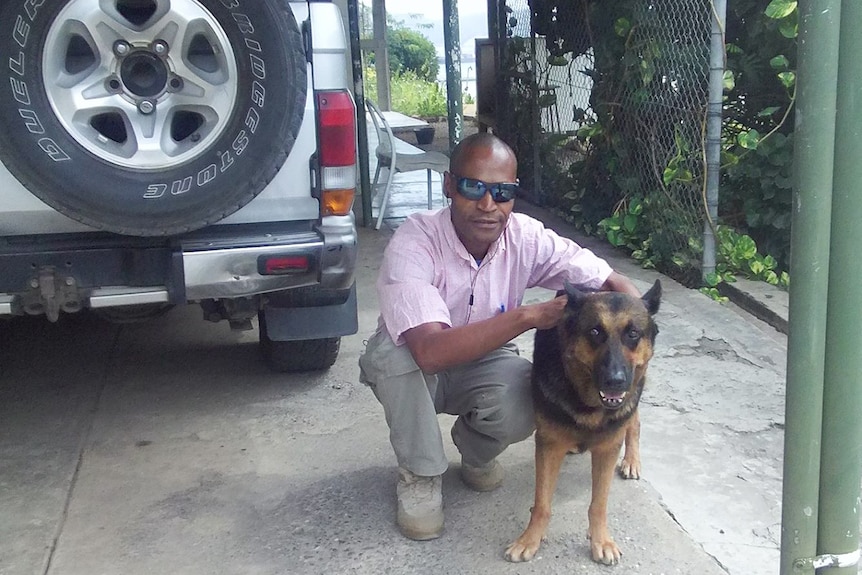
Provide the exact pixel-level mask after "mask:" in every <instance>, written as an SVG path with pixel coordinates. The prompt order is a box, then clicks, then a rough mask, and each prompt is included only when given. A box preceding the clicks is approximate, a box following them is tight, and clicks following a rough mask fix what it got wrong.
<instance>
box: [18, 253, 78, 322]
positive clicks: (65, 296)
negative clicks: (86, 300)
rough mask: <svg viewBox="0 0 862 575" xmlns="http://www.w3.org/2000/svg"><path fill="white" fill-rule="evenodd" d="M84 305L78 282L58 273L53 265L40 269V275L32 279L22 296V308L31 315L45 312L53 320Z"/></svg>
mask: <svg viewBox="0 0 862 575" xmlns="http://www.w3.org/2000/svg"><path fill="white" fill-rule="evenodd" d="M81 307H82V304H81V297H80V295H79V293H78V282H77V281H75V278H74V277H72V276H63V275H61V274H59V273H57V270H56V268H54V267H53V266H46V267H43V268H40V269H39V275H38V276H36V277H33V278H31V279H30V283H29V285H28V287H27V291H26V292H25V293H24V294H23V295H22V296H21V309H23V310H24V312H25V313H27V314H30V315H39V314H43V313H44V314H45V316H46V317H47V318H48V320H49V321H51V322H56V321H57V320H58V319H60V312H61V311H65V312H67V313H74V312H76V311H80V310H81Z"/></svg>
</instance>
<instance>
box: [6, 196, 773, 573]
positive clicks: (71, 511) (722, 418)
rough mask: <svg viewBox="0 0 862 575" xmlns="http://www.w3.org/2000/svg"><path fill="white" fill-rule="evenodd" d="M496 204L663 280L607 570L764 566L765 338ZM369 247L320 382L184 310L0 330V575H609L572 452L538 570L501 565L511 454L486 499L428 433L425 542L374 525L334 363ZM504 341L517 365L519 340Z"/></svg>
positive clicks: (700, 298) (585, 466)
mask: <svg viewBox="0 0 862 575" xmlns="http://www.w3.org/2000/svg"><path fill="white" fill-rule="evenodd" d="M519 209H522V210H523V211H532V212H533V213H534V214H535V215H537V216H539V217H540V218H541V219H543V220H544V221H545V222H546V224H547V225H549V226H552V227H555V228H557V229H558V230H559V231H560V232H561V233H562V234H563V235H569V236H572V237H576V239H578V240H579V241H581V242H582V243H584V244H586V245H588V246H589V247H591V248H593V249H594V250H595V251H597V252H598V253H600V255H602V256H604V257H606V258H607V259H608V260H609V261H611V263H612V265H613V266H614V267H615V268H617V269H619V270H620V271H622V272H623V273H626V274H627V275H629V276H630V277H632V278H633V280H634V281H635V282H636V284H637V285H638V286H639V287H640V288H641V289H646V288H647V287H649V285H651V284H652V282H653V281H654V280H655V279H656V278H661V279H662V282H663V287H664V297H663V302H662V307H661V310H660V312H659V314H658V316H657V321H658V324H659V328H660V330H661V331H660V334H659V336H658V340H657V346H656V353H655V357H654V359H653V361H652V363H651V367H650V374H649V381H648V383H647V387H646V390H645V393H644V397H643V402H642V422H643V424H642V458H643V479H642V480H641V481H637V482H632V481H623V480H616V481H615V482H614V484H613V487H612V491H611V499H610V509H609V515H610V517H609V519H610V522H611V529H612V530H613V532H614V533H615V535H616V538H617V540H618V541H619V542H620V544H621V546H622V547H623V551H624V553H625V555H624V557H623V562H622V564H621V565H619V566H617V567H616V568H615V569H613V571H615V572H616V573H626V574H628V573H642V574H654V575H658V574H659V573H662V574H666V575H670V574H671V573H680V574H685V575H695V574H696V575H720V574H721V573H731V574H732V575H774V574H775V573H777V572H778V546H779V540H780V526H779V522H780V518H781V511H780V509H781V474H782V457H783V453H782V451H783V426H784V377H785V373H784V370H785V353H786V351H785V350H786V340H785V336H784V335H782V334H781V333H779V332H778V331H776V330H775V329H774V328H772V327H771V326H769V325H766V324H764V323H762V322H760V321H759V320H757V319H755V318H753V317H752V316H751V315H749V314H748V313H746V312H744V311H742V310H741V309H740V308H738V307H736V306H735V305H733V304H719V303H717V302H714V301H712V300H710V299H708V298H707V297H706V296H704V295H702V294H700V293H698V292H697V291H694V290H689V289H686V288H684V287H682V286H680V285H679V284H676V283H675V282H673V281H672V280H669V279H668V278H665V277H662V276H660V275H659V274H657V273H655V272H654V271H650V270H643V269H641V268H639V267H638V266H637V265H636V264H635V263H633V262H631V261H629V260H628V259H626V258H625V257H624V256H622V254H620V253H619V252H616V251H614V250H613V249H611V248H608V246H606V245H604V244H601V243H598V242H596V241H594V240H592V239H584V238H581V237H579V236H577V235H576V234H575V232H574V231H572V230H571V229H570V228H569V227H568V226H566V225H564V224H562V223H560V222H559V221H558V220H557V219H556V218H554V216H552V215H551V214H548V213H547V212H543V211H541V210H537V209H535V208H532V207H531V206H529V205H526V204H519ZM388 237H389V232H388V231H387V230H384V231H381V232H374V231H372V230H365V229H363V230H361V235H360V238H361V250H360V262H359V277H360V283H359V286H358V291H359V296H360V301H361V309H360V333H358V334H357V335H356V336H351V337H348V338H344V340H343V341H342V351H341V355H340V357H339V360H338V362H337V363H336V365H335V366H333V368H332V369H331V370H330V371H329V372H327V373H325V374H310V375H304V376H285V375H277V374H272V373H269V372H268V371H267V370H266V369H265V368H264V367H263V366H262V365H261V364H260V362H259V361H258V357H257V349H256V334H255V333H253V332H252V333H248V332H242V333H232V332H230V331H228V330H227V327H226V326H213V325H210V324H206V323H204V322H202V321H200V318H199V312H198V311H197V310H195V309H194V308H188V309H183V310H175V312H174V313H172V314H168V315H167V316H166V317H163V318H159V319H158V320H156V321H154V322H152V323H148V324H141V325H133V326H122V327H115V326H107V327H106V326H105V324H102V323H100V322H97V321H95V320H94V319H92V318H88V317H86V316H81V317H78V318H66V319H70V321H65V320H64V321H61V322H60V323H59V324H57V325H54V326H50V325H47V324H44V323H41V322H35V321H32V320H22V321H19V322H14V323H13V324H11V325H5V324H0V421H2V427H0V461H3V467H2V468H0V574H2V575H30V574H39V575H44V574H49V575H77V574H79V573H80V574H87V575H90V574H95V573H106V574H113V573H123V574H124V575H137V574H145V573H146V574H149V573H183V574H190V575H197V574H202V575H203V574H207V575H209V574H212V573H251V574H276V573H278V574H280V573H298V574H302V575H305V574H316V573H321V574H323V573H326V574H330V573H336V574H341V573H357V574H365V573H367V574H372V573H373V574H378V573H396V574H402V573H405V574H409V573H429V572H434V573H441V574H449V573H453V574H459V573H471V574H481V573H488V574H494V575H496V574H498V573H518V574H530V573H542V574H543V575H546V574H555V573H560V574H562V573H566V574H568V573H572V572H577V573H584V574H586V575H590V574H594V575H598V574H606V573H609V572H610V571H609V570H608V568H606V567H604V566H599V565H596V564H594V563H593V562H592V561H590V559H589V555H588V545H587V542H586V541H585V538H584V533H585V530H586V508H587V505H588V501H589V487H588V486H589V460H588V458H584V457H577V456H573V457H572V458H569V460H567V462H566V464H565V466H564V470H563V475H562V477H561V481H560V484H559V487H558V489H557V493H556V496H555V507H554V517H553V519H552V522H551V526H550V530H549V533H548V539H547V541H546V542H545V544H544V545H543V547H542V550H541V551H540V554H539V556H538V557H537V558H536V559H534V560H533V561H532V562H531V563H527V564H520V565H511V564H508V563H506V562H505V561H503V559H502V557H501V554H502V550H503V549H504V548H505V545H506V544H507V543H508V542H509V541H510V540H511V539H512V538H513V537H515V536H517V534H518V533H519V532H520V530H521V529H523V527H524V525H525V523H526V519H527V516H528V513H529V506H530V504H531V499H532V493H533V474H534V463H533V444H532V440H528V441H525V442H522V443H520V444H517V445H515V446H512V447H511V448H510V449H509V450H507V451H506V452H505V453H504V454H503V455H502V456H501V461H502V462H503V464H504V466H505V467H506V473H507V479H506V482H505V483H504V485H503V487H502V488H501V489H500V490H499V491H497V492H494V493H491V494H477V493H473V492H470V491H469V490H467V489H466V488H464V487H463V485H461V483H460V481H459V480H458V478H457V475H458V474H457V461H458V454H457V451H456V450H455V449H454V446H453V445H451V442H449V440H448V434H447V433H444V438H446V442H447V443H446V449H447V454H448V455H449V457H450V460H451V461H452V462H453V465H452V468H450V470H449V471H448V472H447V473H446V475H445V476H444V501H445V505H446V532H445V534H444V536H443V537H442V538H441V539H438V540H436V541H431V542H425V543H417V542H412V541H407V540H405V539H403V538H402V537H400V536H399V535H398V534H397V532H396V531H395V528H394V526H393V524H392V517H393V515H394V508H395V502H394V495H393V493H394V481H395V474H394V456H393V455H392V453H391V448H390V447H389V444H388V440H387V430H386V426H385V423H384V421H383V414H382V412H381V410H380V408H379V405H378V404H377V403H376V401H375V400H374V399H373V396H372V394H371V393H370V392H369V391H368V390H367V389H366V388H365V387H364V386H363V385H361V384H360V383H359V382H358V381H357V367H356V361H357V358H358V357H359V354H360V353H362V349H363V340H364V339H365V338H367V337H368V335H369V334H370V333H371V331H372V330H373V327H374V325H375V324H376V319H377V309H376V306H377V303H376V294H375V293H374V289H373V281H374V277H375V276H376V269H377V266H378V265H379V260H380V252H381V250H382V249H383V247H384V246H385V243H386V241H387V240H388ZM549 296H550V294H549V293H548V292H547V291H546V290H531V292H530V293H529V294H528V296H527V298H526V300H525V301H528V302H529V301H534V300H538V299H544V298H546V297H549ZM518 343H519V345H521V347H522V351H523V353H525V354H529V353H530V352H531V349H532V336H531V334H525V335H524V336H522V337H520V338H518ZM450 425H451V418H449V417H448V416H441V426H442V427H443V429H444V430H446V429H448V427H449V426H450Z"/></svg>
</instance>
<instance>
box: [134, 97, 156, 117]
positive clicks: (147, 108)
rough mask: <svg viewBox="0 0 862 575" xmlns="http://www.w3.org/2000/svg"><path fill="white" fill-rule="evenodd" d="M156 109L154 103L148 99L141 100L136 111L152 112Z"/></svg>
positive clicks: (142, 112)
mask: <svg viewBox="0 0 862 575" xmlns="http://www.w3.org/2000/svg"><path fill="white" fill-rule="evenodd" d="M155 109H156V105H155V104H153V103H152V102H151V101H149V100H142V101H140V102H139V103H138V111H139V112H140V113H141V114H152V113H153V111H154V110H155Z"/></svg>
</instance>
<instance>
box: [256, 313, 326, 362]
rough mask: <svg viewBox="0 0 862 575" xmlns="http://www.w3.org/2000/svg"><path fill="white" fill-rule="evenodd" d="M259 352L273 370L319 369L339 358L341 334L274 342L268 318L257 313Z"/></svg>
mask: <svg viewBox="0 0 862 575" xmlns="http://www.w3.org/2000/svg"><path fill="white" fill-rule="evenodd" d="M258 329H259V332H260V352H261V354H263V359H264V361H265V362H266V364H267V365H268V366H269V368H270V369H272V370H273V371H278V372H285V373H287V372H298V371H320V370H324V369H329V368H330V367H332V365H333V364H334V363H335V360H336V359H337V358H338V351H339V348H340V347H341V338H340V337H327V338H323V339H300V340H293V341H273V340H271V339H270V338H269V336H268V335H267V333H266V319H265V316H264V314H263V313H259V314H258Z"/></svg>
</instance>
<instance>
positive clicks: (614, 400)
mask: <svg viewBox="0 0 862 575" xmlns="http://www.w3.org/2000/svg"><path fill="white" fill-rule="evenodd" d="M599 395H600V396H602V405H604V406H605V407H607V408H608V409H617V408H618V407H619V406H621V405H622V404H623V400H624V399H625V398H626V392H625V391H616V392H614V391H599Z"/></svg>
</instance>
